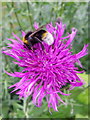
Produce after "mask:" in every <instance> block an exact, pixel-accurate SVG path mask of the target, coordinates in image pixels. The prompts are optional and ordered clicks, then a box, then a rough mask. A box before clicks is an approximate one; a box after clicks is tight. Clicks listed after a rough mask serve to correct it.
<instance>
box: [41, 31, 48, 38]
mask: <svg viewBox="0 0 90 120" xmlns="http://www.w3.org/2000/svg"><path fill="white" fill-rule="evenodd" d="M47 33H48V32H47V31H46V32H45V33H43V34H42V39H44V38H45V37H46V36H47Z"/></svg>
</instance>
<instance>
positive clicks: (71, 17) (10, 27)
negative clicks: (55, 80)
mask: <svg viewBox="0 0 90 120" xmlns="http://www.w3.org/2000/svg"><path fill="white" fill-rule="evenodd" d="M87 7H88V4H87V3H83V2H82V3H74V2H66V3H61V2H32V3H31V2H29V3H28V2H24V3H23V2H15V3H9V2H3V3H2V11H3V12H2V46H6V44H7V43H9V41H8V40H7V38H13V37H12V35H11V33H12V32H14V33H16V34H17V35H18V36H19V37H20V38H21V30H24V31H26V32H27V31H28V30H33V29H34V28H33V23H34V22H35V21H36V22H38V23H39V24H40V25H43V24H45V23H49V22H52V23H53V24H54V23H55V21H56V19H57V17H61V19H62V21H63V23H65V24H66V25H67V29H66V32H71V28H72V27H75V28H77V29H78V33H77V36H76V38H75V40H74V41H73V43H72V44H73V52H74V53H77V52H79V51H81V49H82V47H83V45H84V44H86V43H88V31H87V30H88V29H87V28H88V25H87V21H88V16H87ZM54 25H55V24H54ZM21 39H22V38H21ZM2 57H3V61H2V64H3V70H4V69H5V70H7V71H8V72H14V71H21V69H22V68H19V67H18V66H17V65H14V64H13V63H12V61H13V59H12V58H10V57H8V56H6V55H3V56H2ZM81 63H82V64H83V66H84V69H85V70H86V73H90V71H88V63H89V60H88V57H87V56H85V57H84V58H82V59H81ZM79 75H80V76H81V77H82V78H83V79H84V80H85V82H86V84H85V85H84V86H83V87H80V88H76V89H74V90H72V91H71V92H72V94H71V95H70V96H69V97H67V96H64V97H63V99H64V100H65V101H66V102H67V106H64V105H62V104H61V105H60V107H58V112H55V111H53V110H52V109H51V111H52V114H50V113H49V112H48V107H47V103H46V100H44V101H43V105H42V107H41V108H37V107H35V106H34V105H33V104H32V101H31V98H28V99H27V100H24V99H22V100H18V96H17V95H16V94H15V93H10V91H11V89H8V87H9V86H10V85H13V84H14V83H16V82H18V81H19V78H13V77H10V76H8V75H6V74H5V73H3V74H2V117H3V118H28V117H29V118H71V119H74V118H75V119H76V118H87V117H88V104H89V105H90V102H89V101H88V87H89V86H88V75H87V74H79ZM87 86H88V87H87ZM89 117H90V116H89Z"/></svg>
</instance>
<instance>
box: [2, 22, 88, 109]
mask: <svg viewBox="0 0 90 120" xmlns="http://www.w3.org/2000/svg"><path fill="white" fill-rule="evenodd" d="M34 27H35V28H36V29H37V28H38V24H36V23H35V24H34ZM65 27H66V26H65V25H63V24H62V22H60V24H59V23H56V26H55V27H53V26H52V24H48V25H47V27H46V29H47V30H48V31H49V32H50V33H51V34H52V35H53V37H54V44H53V46H52V45H51V46H49V45H47V44H46V43H44V42H43V45H44V47H45V50H42V47H41V44H39V43H38V44H35V45H34V46H33V47H34V48H35V50H34V51H32V50H30V49H27V48H25V46H24V43H23V42H22V40H21V39H20V38H19V37H18V36H16V35H15V34H14V33H13V36H14V37H15V39H16V40H14V39H8V40H10V41H11V42H12V43H11V44H8V46H7V48H8V47H9V49H7V50H4V51H3V53H5V54H6V55H9V56H11V57H13V58H14V59H16V61H13V63H14V64H17V65H18V66H20V67H23V70H22V71H21V72H14V73H8V72H6V73H7V74H8V75H10V76H13V77H18V78H21V80H20V81H19V82H18V83H16V84H14V85H12V86H10V87H9V88H12V87H14V90H13V91H12V92H14V91H17V90H18V92H16V94H18V95H19V96H20V98H22V97H28V96H30V95H31V96H32V101H33V103H34V104H35V105H36V106H37V107H40V106H41V105H42V100H43V98H46V101H47V103H48V107H49V108H50V107H52V108H53V109H54V110H55V111H58V110H57V106H58V105H59V104H60V103H59V102H62V103H64V104H66V103H65V102H64V101H63V100H62V99H61V97H60V95H65V96H68V95H70V93H69V94H65V93H64V92H63V91H62V87H63V86H65V85H67V84H68V83H69V84H70V87H69V90H72V89H73V88H74V87H78V86H82V85H83V84H84V82H83V80H82V79H81V78H79V76H78V75H77V73H82V72H83V71H78V68H77V67H76V66H75V63H78V64H79V65H80V66H81V67H82V65H81V63H80V61H79V59H80V58H81V57H83V56H85V55H87V54H88V53H87V46H88V45H84V48H83V49H82V51H80V52H79V53H77V54H73V53H72V46H71V42H72V41H73V39H74V37H75V35H76V32H77V30H76V29H75V28H72V32H71V33H70V34H69V33H68V35H67V36H65V37H63V34H64V31H65ZM22 36H25V33H24V32H22ZM10 48H11V49H10Z"/></svg>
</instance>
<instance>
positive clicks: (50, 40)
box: [42, 31, 54, 45]
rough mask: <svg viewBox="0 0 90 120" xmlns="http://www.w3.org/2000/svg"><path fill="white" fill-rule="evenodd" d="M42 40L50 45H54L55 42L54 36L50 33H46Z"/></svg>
mask: <svg viewBox="0 0 90 120" xmlns="http://www.w3.org/2000/svg"><path fill="white" fill-rule="evenodd" d="M42 40H43V41H44V42H45V43H47V44H48V45H52V44H53V42H54V38H53V36H52V34H51V33H49V32H48V31H45V32H44V33H43V34H42Z"/></svg>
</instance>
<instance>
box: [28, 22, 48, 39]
mask: <svg viewBox="0 0 90 120" xmlns="http://www.w3.org/2000/svg"><path fill="white" fill-rule="evenodd" d="M46 25H47V24H45V25H42V26H41V27H39V28H38V29H37V30H35V31H34V32H33V33H32V34H31V35H30V37H32V36H33V35H34V34H35V33H37V32H38V31H39V30H41V29H42V28H43V27H45V26H46Z"/></svg>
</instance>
